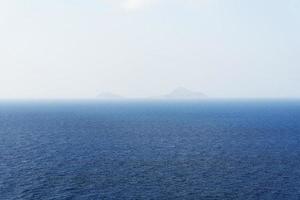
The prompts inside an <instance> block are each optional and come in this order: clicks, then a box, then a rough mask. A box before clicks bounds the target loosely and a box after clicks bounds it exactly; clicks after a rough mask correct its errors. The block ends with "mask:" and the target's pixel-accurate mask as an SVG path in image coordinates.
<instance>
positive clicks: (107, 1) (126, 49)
mask: <svg viewBox="0 0 300 200" xmlns="http://www.w3.org/2000/svg"><path fill="white" fill-rule="evenodd" d="M299 35H300V1H297V0H287V1H282V0H265V1H259V0H251V1H250V0H248V1H235V0H226V1H222V0H88V1H82V0H74V1H70V0H65V1H61V0H53V1H38V0H27V1H22V0H2V1H1V2H0V44H1V47H0V58H1V59H0V99H6V98H17V99H18V98H93V97H96V96H97V95H98V94H99V93H102V92H111V93H114V94H117V95H121V96H129V97H149V96H157V95H161V94H167V93H169V92H170V91H172V90H174V89H175V88H177V87H179V86H182V87H185V88H188V89H190V90H192V91H197V92H202V93H204V94H206V95H207V96H209V97H212V98H215V97H221V98H231V97H233V98H234V97H241V98H295V97H296V98H300V78H299V74H300V57H299V55H300V38H299Z"/></svg>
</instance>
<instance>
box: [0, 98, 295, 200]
mask: <svg viewBox="0 0 300 200" xmlns="http://www.w3.org/2000/svg"><path fill="white" fill-rule="evenodd" d="M0 199H1V200H40V199H41V200H50V199H51V200H56V199H59V200H64V199H78V200H79V199H80V200H86V199H91V200H94V199H120V200H127V199H128V200H129V199H130V200H131V199H171V200H172V199H180V200H181V199H195V200H198V199H220V200H221V199H240V200H247V199H249V200H252V199H253V200H256V199H270V200H276V199H287V200H293V199H295V200H298V199H300V101H271V100H270V101H257V102H255V101H203V102H202V101H201V102H198V103H196V102H181V103H180V102H123V103H121V102H113V103H99V102H95V101H94V102H93V101H86V102H79V101H77V102H50V101H49V102H1V103H0Z"/></svg>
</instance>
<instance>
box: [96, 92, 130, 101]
mask: <svg viewBox="0 0 300 200" xmlns="http://www.w3.org/2000/svg"><path fill="white" fill-rule="evenodd" d="M97 98H98V99H102V100H119V99H124V97H122V96H120V95H117V94H113V93H110V92H103V93H100V94H99V95H98V96H97Z"/></svg>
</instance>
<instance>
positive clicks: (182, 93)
mask: <svg viewBox="0 0 300 200" xmlns="http://www.w3.org/2000/svg"><path fill="white" fill-rule="evenodd" d="M205 97H207V96H206V95H205V94H203V93H201V92H194V91H191V90H188V89H186V88H184V87H178V88H176V89H175V90H173V91H172V92H170V93H169V94H166V95H163V96H161V97H160V98H162V99H174V100H189V99H191V100H193V99H195V100H196V99H203V98H205Z"/></svg>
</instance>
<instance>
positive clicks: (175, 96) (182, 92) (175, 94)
mask: <svg viewBox="0 0 300 200" xmlns="http://www.w3.org/2000/svg"><path fill="white" fill-rule="evenodd" d="M206 97H207V96H206V95H205V94H203V93H201V92H195V91H191V90H188V89H186V88H184V87H178V88H176V89H175V90H173V91H171V92H170V93H168V94H165V95H161V96H155V97H145V98H140V99H154V100H155V99H157V100H197V99H203V98H206ZM97 98H98V99H100V100H124V99H134V98H125V97H122V96H120V95H117V94H113V93H110V92H103V93H101V94H99V95H98V96H97Z"/></svg>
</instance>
